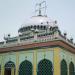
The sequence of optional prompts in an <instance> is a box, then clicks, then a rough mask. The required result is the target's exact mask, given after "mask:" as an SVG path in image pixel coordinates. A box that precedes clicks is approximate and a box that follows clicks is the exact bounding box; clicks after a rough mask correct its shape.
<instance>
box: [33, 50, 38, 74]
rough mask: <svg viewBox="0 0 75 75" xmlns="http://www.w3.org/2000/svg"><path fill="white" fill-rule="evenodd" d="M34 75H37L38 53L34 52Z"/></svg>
mask: <svg viewBox="0 0 75 75" xmlns="http://www.w3.org/2000/svg"><path fill="white" fill-rule="evenodd" d="M33 62H34V64H33V75H37V52H36V51H34V56H33Z"/></svg>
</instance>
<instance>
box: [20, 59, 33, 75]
mask: <svg viewBox="0 0 75 75" xmlns="http://www.w3.org/2000/svg"><path fill="white" fill-rule="evenodd" d="M32 68H33V67H32V63H31V62H30V61H28V60H25V61H23V62H22V63H21V64H20V66H19V75H32Z"/></svg>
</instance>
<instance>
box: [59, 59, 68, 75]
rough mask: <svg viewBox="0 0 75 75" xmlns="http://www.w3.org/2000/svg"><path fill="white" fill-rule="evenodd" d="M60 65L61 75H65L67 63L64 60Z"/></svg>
mask: <svg viewBox="0 0 75 75" xmlns="http://www.w3.org/2000/svg"><path fill="white" fill-rule="evenodd" d="M60 65H61V75H67V63H66V61H65V60H64V59H63V60H62V61H61V64H60Z"/></svg>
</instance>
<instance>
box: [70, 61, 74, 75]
mask: <svg viewBox="0 0 75 75" xmlns="http://www.w3.org/2000/svg"><path fill="white" fill-rule="evenodd" d="M69 75H74V64H73V62H70V64H69Z"/></svg>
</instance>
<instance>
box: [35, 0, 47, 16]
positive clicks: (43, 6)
mask: <svg viewBox="0 0 75 75" xmlns="http://www.w3.org/2000/svg"><path fill="white" fill-rule="evenodd" d="M36 6H38V8H37V9H35V12H38V16H42V9H45V10H44V15H45V14H46V7H47V6H46V1H43V2H41V3H37V4H36Z"/></svg>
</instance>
